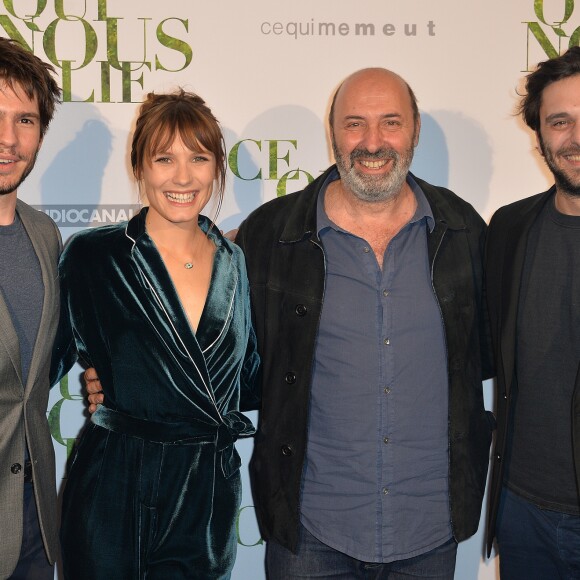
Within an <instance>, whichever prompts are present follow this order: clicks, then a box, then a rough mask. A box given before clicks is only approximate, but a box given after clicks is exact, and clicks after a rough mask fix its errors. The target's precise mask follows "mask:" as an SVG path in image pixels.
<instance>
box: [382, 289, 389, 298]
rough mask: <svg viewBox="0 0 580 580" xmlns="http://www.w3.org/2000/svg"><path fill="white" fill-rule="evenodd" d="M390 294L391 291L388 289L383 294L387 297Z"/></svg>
mask: <svg viewBox="0 0 580 580" xmlns="http://www.w3.org/2000/svg"><path fill="white" fill-rule="evenodd" d="M388 295H389V291H388V290H383V296H384V297H385V298H386V297H387V296H388Z"/></svg>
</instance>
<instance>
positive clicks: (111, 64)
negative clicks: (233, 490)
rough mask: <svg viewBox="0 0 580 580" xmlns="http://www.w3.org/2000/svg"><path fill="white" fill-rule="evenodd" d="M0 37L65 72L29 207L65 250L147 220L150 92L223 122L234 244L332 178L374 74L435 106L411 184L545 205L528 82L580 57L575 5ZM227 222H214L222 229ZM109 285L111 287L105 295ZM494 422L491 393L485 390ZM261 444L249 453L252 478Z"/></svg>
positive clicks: (169, 11) (345, 7) (359, 12)
mask: <svg viewBox="0 0 580 580" xmlns="http://www.w3.org/2000/svg"><path fill="white" fill-rule="evenodd" d="M0 34H2V35H4V36H9V37H12V38H16V39H18V40H20V41H21V42H22V43H23V44H25V45H26V46H28V47H29V48H30V49H31V50H33V51H34V53H35V54H37V55H38V56H40V57H41V58H43V59H46V60H48V61H50V62H52V63H53V64H54V65H55V67H56V68H57V70H58V74H59V79H60V83H61V85H62V87H63V91H64V93H63V97H64V102H63V103H62V105H61V106H60V108H59V110H58V113H57V115H56V117H55V119H54V121H53V124H52V126H51V128H50V130H49V132H48V134H47V136H46V138H45V141H44V144H43V147H42V150H41V153H40V155H39V158H38V162H37V166H36V169H35V171H34V172H33V173H32V174H31V175H30V176H29V177H28V179H27V181H26V182H25V184H24V185H23V186H22V188H21V190H20V192H19V195H20V197H21V198H22V199H24V200H25V201H27V202H28V203H30V204H32V205H34V206H38V207H39V208H40V209H42V210H43V211H46V212H47V213H48V214H49V215H50V216H51V217H52V218H53V219H54V220H55V221H56V222H57V223H58V225H59V226H60V228H61V232H62V235H63V238H65V239H66V238H68V237H70V235H72V234H73V233H74V232H76V231H78V230H79V229H82V228H85V227H95V226H99V225H103V224H106V223H110V222H113V221H120V220H124V219H127V218H130V217H131V216H132V215H133V214H134V213H135V212H136V211H137V210H138V196H137V190H136V187H135V185H134V183H133V181H132V179H131V171H130V165H129V160H128V153H129V143H130V132H131V130H132V127H133V125H134V121H135V118H136V111H137V108H138V106H139V103H140V102H141V101H142V100H143V98H144V96H145V94H146V93H147V92H149V91H168V90H171V89H173V88H175V87H177V86H182V87H185V88H186V89H189V90H193V91H195V92H198V93H199V94H200V95H201V96H203V98H204V99H206V101H207V102H208V103H209V105H210V106H211V107H212V109H213V111H214V113H215V114H216V115H217V117H218V118H219V119H220V121H221V123H222V126H223V130H224V133H225V137H226V142H227V149H228V162H229V169H228V182H227V192H226V197H225V201H224V204H223V207H222V210H221V213H220V216H219V219H218V223H219V224H220V227H222V228H223V229H224V230H228V229H231V228H234V227H236V226H237V225H238V224H239V223H240V222H241V220H242V219H243V218H244V217H245V216H246V215H247V214H248V213H249V212H250V211H251V210H252V209H254V208H255V207H257V206H258V205H260V204H261V203H263V202H264V201H267V200H270V199H272V198H274V197H276V196H278V195H285V194H286V193H288V192H291V191H295V190H298V189H301V188H302V187H303V186H305V185H306V184H307V183H308V181H310V180H312V179H313V178H314V177H316V176H317V175H319V174H320V173H321V172H322V171H323V170H324V169H326V168H327V167H328V165H329V164H330V163H331V162H332V158H331V150H330V146H329V143H328V139H327V128H326V122H325V119H326V116H327V113H328V107H329V99H330V95H331V94H332V92H333V91H334V89H335V88H336V87H337V85H338V84H339V83H340V81H341V80H342V79H343V78H344V77H345V76H347V75H348V74H350V73H351V72H353V71H355V70H357V69H359V68H363V67H369V66H382V67H387V68H390V69H392V70H394V71H396V72H398V73H399V74H401V75H402V76H403V77H404V78H405V79H406V80H407V81H408V82H409V83H410V85H411V86H412V87H413V89H414V91H415V92H416V94H417V96H418V99H419V106H420V111H421V116H422V123H423V124H422V131H421V139H420V144H419V147H418V149H417V151H416V155H415V160H414V162H413V171H414V172H415V173H416V174H418V175H419V176H420V177H422V178H424V179H427V180H428V181H431V182H433V183H435V184H438V185H443V186H446V187H449V188H450V189H452V190H453V191H455V192H456V193H458V194H459V195H461V196H462V197H463V198H464V199H466V200H468V201H469V202H471V203H472V204H473V205H474V206H475V208H476V209H477V210H478V211H479V212H480V213H481V214H482V215H483V217H484V218H485V219H486V220H488V219H489V218H490V217H491V215H492V213H493V211H494V210H495V209H496V208H498V207H499V206H501V205H504V204H506V203H509V202H511V201H514V200H516V199H519V198H522V197H525V196H528V195H532V194H534V193H537V192H539V191H542V190H545V189H546V188H547V187H548V186H549V185H550V184H551V182H550V176H549V174H548V173H547V172H546V170H545V169H544V166H543V163H542V160H541V158H540V156H539V155H538V154H537V152H536V150H535V140H534V137H533V135H532V134H530V132H529V131H528V130H527V129H526V128H525V127H524V126H523V124H522V122H521V121H520V120H519V119H518V118H517V117H516V116H514V109H515V106H516V104H517V100H518V96H517V92H518V90H519V89H521V79H522V77H523V76H524V74H525V73H526V71H529V70H530V69H531V68H533V66H534V65H535V64H536V63H537V62H538V61H539V60H544V59H546V58H548V57H553V56H556V55H557V54H559V53H560V52H563V51H564V50H565V49H566V48H568V46H571V45H577V44H578V41H579V38H580V6H577V5H576V2H575V0H510V1H509V2H506V1H505V0H481V1H475V0H467V1H464V2H457V1H456V0H361V1H359V2H347V1H346V0H333V1H330V0H318V1H316V2H313V1H312V0H293V1H292V2H275V1H272V0H246V1H237V2H234V1H233V0H224V1H221V2H207V1H205V2H201V1H199V0H163V2H158V1H155V0H0ZM212 211H213V210H212V209H211V208H210V209H209V210H208V213H209V215H212ZM104 283H106V282H105V281H104ZM81 370H82V369H81V368H80V367H75V369H74V370H73V371H72V372H71V373H70V374H69V376H68V379H65V380H64V381H63V382H62V383H61V384H60V385H57V386H56V387H54V388H53V390H52V393H51V398H50V404H49V415H48V416H49V420H50V423H51V428H52V435H53V438H54V447H55V452H56V456H57V462H58V466H59V471H58V484H59V487H60V488H62V484H63V481H64V478H66V469H65V464H66V459H67V454H68V453H69V452H70V450H71V448H72V445H73V443H74V441H75V438H76V437H77V436H78V434H79V431H80V429H81V428H82V426H83V425H84V423H85V421H86V420H87V414H86V411H85V403H84V402H83V400H82V396H81V386H80V382H79V376H80V374H81ZM486 397H487V399H486V404H487V405H488V407H490V408H491V406H492V404H493V402H492V385H491V383H490V384H487V385H486ZM251 446H252V443H251V441H245V442H242V443H240V444H239V446H238V448H239V449H240V452H241V455H242V458H243V461H244V464H245V466H247V463H248V460H249V457H250V454H251ZM243 476H244V499H243V502H242V508H241V509H240V512H239V518H238V541H239V547H238V559H237V563H236V567H235V571H234V575H233V577H234V579H237V580H260V579H261V578H264V571H263V553H264V546H263V542H262V540H261V539H260V536H259V532H258V529H257V526H256V523H255V518H254V513H253V508H252V499H251V494H250V489H249V482H248V478H247V474H246V471H244V474H243ZM483 528H484V525H483V522H482V524H481V525H480V531H479V533H478V534H477V535H476V536H475V537H474V538H472V539H470V540H469V541H466V542H464V543H462V544H461V545H460V548H459V555H458V566H457V573H456V578H457V579H458V580H474V579H481V580H484V579H485V580H495V579H496V578H497V571H496V569H497V558H495V557H494V558H492V559H491V560H486V559H484V558H483V556H482V554H483Z"/></svg>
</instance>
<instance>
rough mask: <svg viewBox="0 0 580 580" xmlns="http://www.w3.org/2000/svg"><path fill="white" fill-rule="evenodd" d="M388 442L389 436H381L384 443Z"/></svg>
mask: <svg viewBox="0 0 580 580" xmlns="http://www.w3.org/2000/svg"><path fill="white" fill-rule="evenodd" d="M388 442H389V438H388V437H383V443H384V444H385V445H386V444H387V443H388Z"/></svg>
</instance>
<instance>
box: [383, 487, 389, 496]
mask: <svg viewBox="0 0 580 580" xmlns="http://www.w3.org/2000/svg"><path fill="white" fill-rule="evenodd" d="M383 495H389V488H387V487H383Z"/></svg>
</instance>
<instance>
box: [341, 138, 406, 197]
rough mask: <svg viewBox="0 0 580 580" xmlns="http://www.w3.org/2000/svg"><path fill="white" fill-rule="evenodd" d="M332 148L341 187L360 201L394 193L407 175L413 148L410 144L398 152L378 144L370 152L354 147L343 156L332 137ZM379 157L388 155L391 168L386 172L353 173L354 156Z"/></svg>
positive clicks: (397, 192)
mask: <svg viewBox="0 0 580 580" xmlns="http://www.w3.org/2000/svg"><path fill="white" fill-rule="evenodd" d="M332 150H333V151H334V158H335V160H336V166H337V168H338V173H339V174H340V179H341V181H342V184H343V186H344V187H346V188H347V189H348V190H349V191H351V192H352V193H353V194H354V195H355V196H356V197H357V198H358V199H360V200H361V201H364V202H371V203H373V202H375V203H376V202H380V201H387V200H389V199H392V198H394V197H396V196H397V195H398V194H399V192H400V191H401V189H402V188H403V184H404V183H405V180H406V179H407V173H408V172H409V167H410V166H411V162H412V161H413V153H414V148H413V147H411V148H410V149H408V150H407V151H405V152H404V153H403V154H402V155H401V154H399V153H398V152H397V151H394V150H393V149H386V148H382V149H379V150H378V151H375V152H374V153H371V152H369V151H367V150H365V149H354V150H353V151H351V153H350V155H349V157H348V163H347V160H345V159H344V157H343V156H342V155H341V154H340V152H339V151H338V148H337V146H336V142H335V141H334V139H333V140H332ZM361 157H364V158H365V159H373V160H375V161H376V160H381V159H392V160H393V168H392V169H391V171H389V173H388V174H387V175H380V176H375V175H363V174H360V173H357V171H356V169H355V165H354V162H355V160H356V159H359V158H361Z"/></svg>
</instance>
